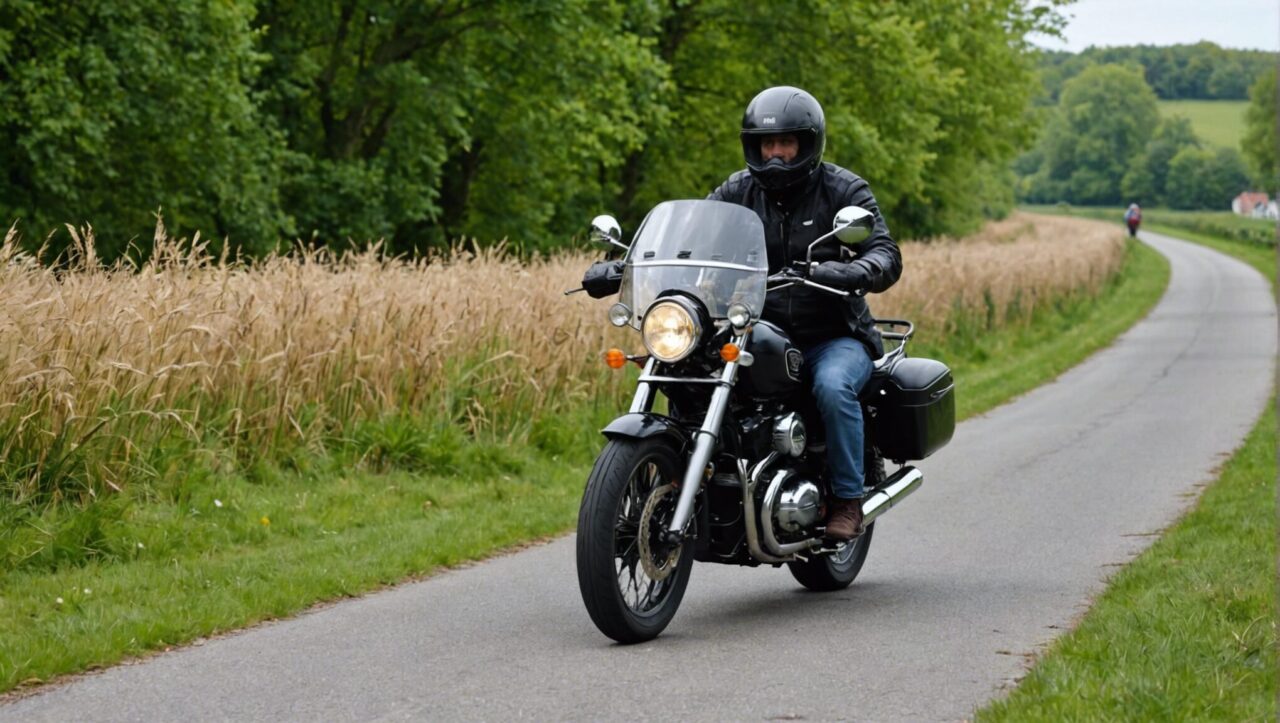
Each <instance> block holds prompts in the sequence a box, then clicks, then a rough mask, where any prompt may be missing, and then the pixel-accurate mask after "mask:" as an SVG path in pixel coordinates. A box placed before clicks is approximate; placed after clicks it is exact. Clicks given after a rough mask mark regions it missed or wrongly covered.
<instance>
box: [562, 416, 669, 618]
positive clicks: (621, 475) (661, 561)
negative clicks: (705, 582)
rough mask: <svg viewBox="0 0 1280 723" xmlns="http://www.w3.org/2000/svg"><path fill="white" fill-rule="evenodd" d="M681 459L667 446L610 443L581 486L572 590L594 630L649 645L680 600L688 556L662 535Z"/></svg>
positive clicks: (621, 441) (655, 442)
mask: <svg viewBox="0 0 1280 723" xmlns="http://www.w3.org/2000/svg"><path fill="white" fill-rule="evenodd" d="M680 461H681V458H680V455H679V453H678V451H677V450H676V449H675V448H674V447H673V446H672V445H671V444H670V443H669V442H668V441H666V440H663V439H657V438H650V439H640V440H637V439H615V440H611V441H610V442H609V443H608V444H606V445H605V448H604V450H603V451H602V452H601V453H600V457H599V458H598V459H597V460H596V464H595V468H594V469H592V470H591V477H590V478H589V479H588V480H587V489H586V493H585V494H584V495H583V497H582V507H581V508H580V509H579V511H578V540H577V557H578V588H579V590H580V591H581V592H582V602H583V603H584V604H585V605H586V608H587V613H588V614H589V615H590V616H591V620H592V622H594V623H595V624H596V627H597V628H599V629H600V632H602V633H604V634H605V635H608V636H609V637H610V638H613V639H614V640H616V641H618V642H620V643H639V642H644V641H646V640H652V639H653V638H656V637H657V636H658V634H659V633H661V632H662V631H663V630H664V629H665V628H666V627H667V624H668V623H670V622H671V618H672V617H674V616H675V614H676V609H677V608H679V607H680V601H681V599H682V598H683V597H684V591H685V587H686V586H687V585H688V584H689V573H690V569H691V567H692V565H693V550H692V548H691V547H690V546H687V545H678V546H675V547H672V546H670V545H668V544H666V543H664V542H663V541H662V540H661V539H660V538H661V533H662V532H663V531H665V530H666V529H667V526H668V524H669V523H670V521H671V518H672V516H673V515H674V514H675V508H676V500H677V498H678V497H679V493H678V490H677V489H676V487H675V483H676V481H677V480H678V479H679V474H680Z"/></svg>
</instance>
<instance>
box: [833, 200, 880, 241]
mask: <svg viewBox="0 0 1280 723" xmlns="http://www.w3.org/2000/svg"><path fill="white" fill-rule="evenodd" d="M875 226H876V217H875V214H873V213H871V212H870V211H868V210H867V209H865V208H863V207H861V206H845V207H844V208H842V209H840V210H839V211H837V212H836V218H835V221H834V222H832V224H831V228H832V230H833V231H835V234H836V238H838V239H840V242H841V243H846V244H860V243H862V242H863V241H866V240H867V237H868V236H870V235H871V231H872V230H873V229H874V228H875Z"/></svg>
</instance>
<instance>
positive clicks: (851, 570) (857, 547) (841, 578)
mask: <svg viewBox="0 0 1280 723" xmlns="http://www.w3.org/2000/svg"><path fill="white" fill-rule="evenodd" d="M875 529H876V523H874V522H872V523H871V524H869V525H867V530H866V532H863V533H862V534H861V535H859V536H858V538H857V539H855V540H853V541H852V542H847V543H845V545H844V547H842V548H841V549H840V550H838V551H836V552H832V553H829V554H826V555H819V556H817V557H811V558H810V559H809V560H808V561H807V562H788V563H787V567H788V568H789V569H790V570H791V576H792V577H794V578H795V579H796V581H797V582H799V583H800V584H801V585H804V586H805V587H807V588H809V589H810V590H815V591H818V592H832V591H835V590H843V589H845V588H846V587H849V585H850V584H851V583H852V582H853V579H854V578H856V577H857V576H858V573H859V572H861V571H862V563H864V562H866V561H867V551H868V550H870V549H871V533H872V532H875Z"/></svg>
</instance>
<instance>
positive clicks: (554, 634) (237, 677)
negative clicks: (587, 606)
mask: <svg viewBox="0 0 1280 723" xmlns="http://www.w3.org/2000/svg"><path fill="white" fill-rule="evenodd" d="M1142 237H1143V240H1144V241H1146V242H1147V243H1149V244H1151V245H1152V246H1154V247H1155V248H1156V249H1158V250H1159V251H1160V252H1161V253H1163V254H1164V255H1166V256H1167V257H1168V258H1169V259H1170V261H1171V263H1172V266H1173V276H1172V281H1171V283H1170V287H1169V290H1168V292H1167V293H1166V294H1165V296H1164V298H1163V300H1162V301H1161V302H1160V304H1159V305H1158V306H1157V308H1156V309H1155V310H1154V311H1153V313H1152V314H1151V315H1150V316H1149V317H1148V318H1147V319H1146V320H1144V321H1143V322H1141V323H1140V324H1138V325H1137V326H1135V327H1134V328H1133V329H1131V330H1130V331H1129V332H1127V333H1126V334H1124V335H1123V336H1122V337H1121V338H1120V339H1119V340H1118V341H1117V343H1116V344H1115V345H1113V346H1112V347H1111V348H1109V349H1107V350H1105V351H1103V352H1101V353H1099V354H1097V355H1095V356H1094V357H1092V358H1091V359H1089V360H1088V361H1087V362H1086V363H1084V364H1082V365H1080V366H1078V367H1076V368H1075V369H1073V370H1072V371H1070V372H1068V373H1067V374H1064V375H1063V376H1062V377H1061V378H1059V379H1058V380H1057V381H1056V382H1054V383H1051V384H1049V385H1047V386H1044V387H1042V388H1040V389H1038V390H1036V391H1034V392H1032V393H1030V394H1028V395H1026V396H1024V397H1022V398H1020V399H1018V400H1016V401H1015V402H1013V403H1010V404H1008V405H1005V406H1004V407H1001V408H999V409H997V410H995V411H993V412H991V413H989V414H987V415H985V416H983V417H980V418H976V419H973V420H970V421H967V422H965V423H964V424H962V425H960V427H959V428H958V429H957V431H956V436H955V439H954V440H953V441H952V443H951V445H950V446H949V447H948V448H947V449H945V450H943V451H942V452H940V453H939V454H938V455H936V456H935V457H934V458H931V459H930V460H928V461H926V462H925V463H924V464H922V465H920V466H921V468H922V469H923V470H924V472H925V485H924V487H922V488H921V490H920V491H919V492H917V493H916V494H915V495H914V496H913V497H912V499H911V500H910V501H909V502H908V503H907V504H905V505H903V506H902V507H900V508H898V509H895V510H894V511H893V512H891V513H889V514H888V515H886V516H885V517H884V518H882V520H881V522H880V523H879V524H878V525H877V531H876V537H875V544H874V545H873V547H872V551H871V557H870V558H869V560H868V562H867V566H866V567H865V568H864V570H863V573H862V576H861V577H860V578H859V580H858V582H856V583H855V584H854V585H853V587H851V588H850V589H848V590H846V591H843V592H840V593H832V594H812V593H807V592H804V591H803V590H801V589H800V588H799V587H798V586H797V585H796V584H795V583H794V582H792V580H791V577H790V575H788V574H787V573H786V572H785V571H782V570H772V569H768V568H762V569H756V570H747V569H738V568H728V567H720V566H713V565H699V566H697V567H695V569H694V577H693V580H692V582H691V583H690V585H689V592H688V595H687V596H686V598H685V602H684V606H683V608H682V609H681V611H680V613H679V614H678V615H677V616H676V619H675V621H674V622H673V623H672V625H671V627H670V628H668V631H667V633H666V634H665V635H664V636H663V637H661V638H659V639H658V640H657V641H655V642H653V643H649V644H646V645H640V646H634V647H619V646H615V645H613V644H611V643H610V642H609V641H608V640H607V639H605V638H604V637H603V636H601V635H600V634H599V633H597V632H596V630H595V628H594V627H593V626H592V625H591V623H590V621H589V620H588V619H587V616H586V613H585V612H584V610H583V609H582V605H581V602H580V601H579V599H578V591H577V583H576V578H575V576H574V570H573V539H572V538H564V539H561V540H559V541H556V542H553V543H551V544H548V545H544V546H541V547H537V548H534V549H531V550H528V551H525V552H522V553H520V554H516V555H511V556H507V557H502V558H498V559H495V560H492V561H489V562H486V563H484V564H481V565H478V566H476V567H473V568H470V569H465V570H459V571H454V572H449V573H446V574H443V575H440V576H437V577H435V578H433V579H430V580H427V581H425V582H421V583H416V584H411V585H404V586H401V587H398V588H395V589H392V590H389V591H386V592H383V593H379V594H376V595H373V596H370V597H367V598H363V599H360V600H354V601H350V602H344V603H342V604H339V605H336V606H332V607H328V608H325V609H322V610H317V611H314V612H311V613H308V614H305V615H302V616H300V617H298V618H296V619H293V620H288V621H284V622H280V623H275V624H271V625H266V626H262V627H259V628H256V629H254V630H250V631H247V632H244V633H241V634H237V635H233V636H230V637H227V638H223V639H220V640H216V641H211V642H208V643H206V644H204V645H200V646H196V647H191V648H186V649H183V650H179V651H175V652H173V653H170V654H165V655H161V656H157V657H155V658H152V659H150V660H147V661H145V662H144V663H141V664H137V665H127V666H122V667H117V668H114V669H111V670H108V671H106V672H104V673H102V674H98V675H91V676H86V677H83V678H80V679H77V680H74V681H72V682H71V683H69V684H65V685H59V686H54V687H51V688H50V689H48V690H47V691H45V692H43V693H41V694H40V695H36V696H32V697H29V698H26V699H23V700H19V701H17V702H15V703H12V704H9V705H5V706H0V719H13V720H19V719H20V720H67V719H73V720H80V719H95V720H171V719H192V718H195V719H226V718H232V719H255V720H257V719H321V720H341V719H372V718H377V719H423V718H427V719H441V720H455V719H487V720H509V719H519V718H527V719H535V720H560V719H574V720H576V719H584V720H599V719H699V720H704V719H735V720H743V719H764V720H769V719H801V718H803V719H806V720H814V719H860V720H874V721H889V720H910V721H922V720H958V719H963V718H966V717H968V716H970V715H971V713H972V712H973V710H974V709H975V708H977V707H980V706H981V705H982V704H983V703H985V702H986V701H988V700H989V699H991V698H992V697H993V696H997V695H1000V694H1001V692H1002V691H1003V690H1004V689H1005V688H1006V687H1008V686H1009V685H1011V684H1012V682H1013V681H1016V680H1017V679H1018V677H1019V676H1020V675H1022V674H1023V672H1024V670H1025V662H1024V659H1025V658H1024V656H1026V655H1028V654H1030V653H1032V652H1034V651H1036V650H1037V649H1039V648H1040V647H1041V646H1042V645H1044V644H1045V643H1047V642H1048V641H1050V640H1051V639H1052V638H1053V637H1054V636H1055V635H1057V634H1058V633H1059V632H1061V631H1062V629H1064V628H1067V627H1069V626H1070V625H1071V624H1072V621H1073V620H1075V619H1076V618H1077V616H1078V615H1079V614H1080V613H1081V612H1083V611H1084V610H1085V609H1086V607H1087V605H1088V603H1089V600H1090V598H1091V597H1092V596H1093V595H1095V594H1096V593H1098V592H1099V591H1100V590H1101V589H1102V588H1103V584H1104V581H1105V578H1106V577H1107V575H1108V574H1109V573H1110V572H1111V571H1112V570H1113V569H1114V567H1113V566H1114V565H1116V564H1117V563H1123V562H1125V561H1127V560H1129V559H1131V558H1132V557H1133V556H1134V555H1135V554H1136V553H1138V552H1139V551H1140V550H1141V549H1142V548H1144V547H1145V546H1146V545H1148V544H1149V543H1150V541H1151V539H1152V533H1154V532H1156V531H1158V530H1160V529H1162V528H1163V527H1165V526H1166V525H1168V524H1169V523H1170V522H1171V521H1173V520H1174V519H1176V518H1177V517H1178V515H1179V513H1180V512H1181V511H1182V510H1184V509H1185V508H1186V507H1187V505H1188V504H1189V503H1190V500H1191V499H1193V496H1194V494H1195V493H1196V492H1197V489H1198V488H1197V484H1198V483H1202V482H1204V481H1206V480H1208V479H1210V478H1212V477H1213V474H1214V469H1215V467H1216V466H1217V465H1218V464H1219V463H1220V462H1221V461H1222V460H1223V458H1224V457H1225V456H1226V455H1227V454H1229V453H1230V452H1231V451H1232V450H1233V449H1235V447H1236V446H1237V445H1238V444H1239V443H1240V441H1241V440H1242V439H1243V438H1244V436H1245V434H1246V432H1247V431H1248V430H1249V429H1250V428H1251V426H1252V425H1253V423H1254V421H1255V420H1256V419H1257V417H1258V415H1259V414H1260V413H1261V411H1262V409H1263V407H1264V405H1265V404H1267V403H1268V401H1269V396H1268V395H1269V390H1270V389H1271V385H1272V378H1273V371H1274V363H1275V357H1276V307H1275V303H1274V301H1273V299H1272V296H1271V293H1270V290H1269V288H1268V285H1267V283H1266V281H1265V280H1264V279H1263V278H1262V277H1261V276H1260V275H1259V274H1258V273H1257V272H1255V271H1254V270H1252V269H1250V268H1249V267H1247V266H1245V265H1244V264H1242V263H1239V262H1237V261H1235V260H1232V259H1230V258H1227V257H1225V256H1223V255H1221V254H1218V253H1215V252H1213V251H1210V250H1207V249H1204V248H1202V247H1199V246H1195V245H1191V244H1187V243H1184V242H1181V241H1177V240H1174V239H1170V238H1167V237H1162V236H1158V235H1155V234H1148V233H1144V234H1142ZM961 393H963V390H961Z"/></svg>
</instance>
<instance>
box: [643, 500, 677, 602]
mask: <svg viewBox="0 0 1280 723" xmlns="http://www.w3.org/2000/svg"><path fill="white" fill-rule="evenodd" d="M675 488H676V486H675V485H673V484H665V485H662V486H661V487H657V488H655V489H654V490H653V492H651V493H649V500H648V501H647V502H645V503H644V510H643V511H642V512H641V513H640V528H639V532H638V533H637V535H638V537H639V538H640V540H639V541H640V566H641V567H642V568H643V569H644V574H645V575H647V576H648V577H649V579H650V580H665V579H667V577H668V576H669V575H670V574H671V571H672V570H675V569H676V562H677V561H678V560H679V559H680V548H679V547H677V548H676V549H674V550H672V551H671V552H670V553H668V554H667V556H666V558H664V559H662V560H655V559H653V550H652V549H651V548H650V547H649V534H650V533H649V523H650V522H651V521H652V520H653V511H654V510H656V509H657V508H658V503H660V502H662V498H664V497H666V496H667V495H669V494H671V491H672V490H674V489H675Z"/></svg>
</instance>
